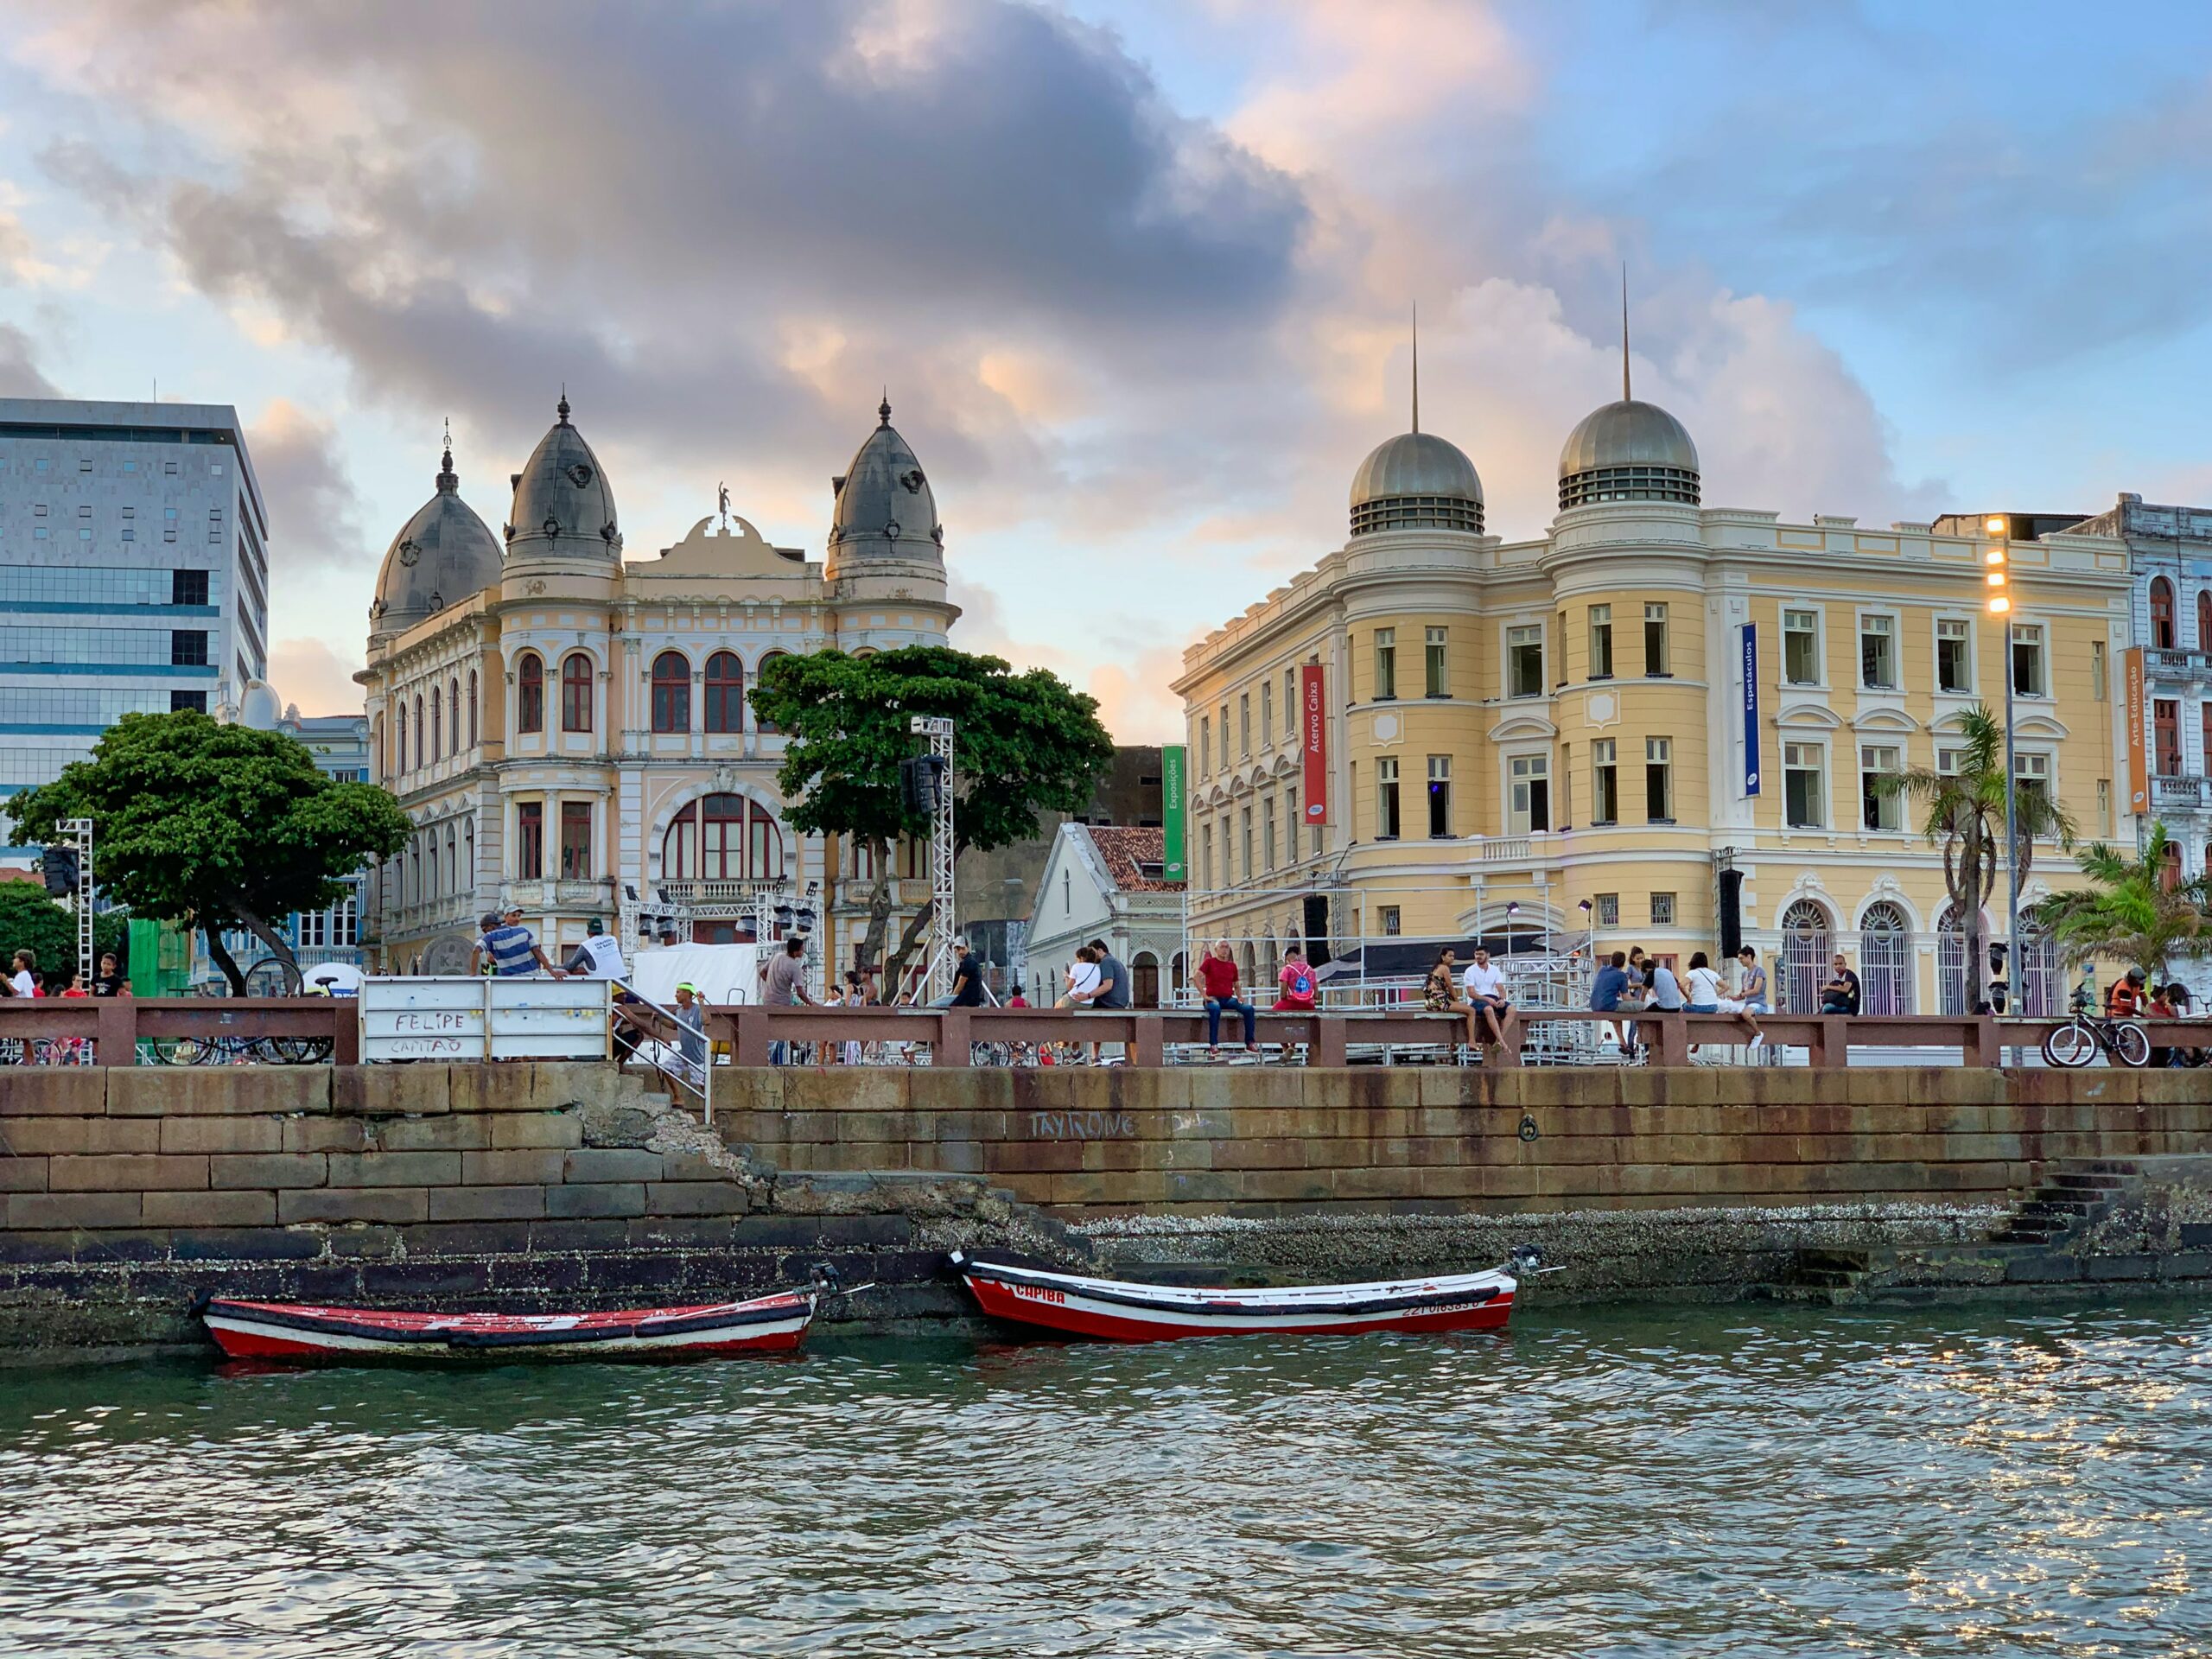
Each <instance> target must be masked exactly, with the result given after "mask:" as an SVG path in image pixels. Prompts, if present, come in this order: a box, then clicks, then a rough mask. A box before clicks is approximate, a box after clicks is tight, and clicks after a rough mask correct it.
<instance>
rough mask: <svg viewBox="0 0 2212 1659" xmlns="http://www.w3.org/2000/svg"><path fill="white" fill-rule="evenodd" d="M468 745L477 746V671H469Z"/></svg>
mask: <svg viewBox="0 0 2212 1659" xmlns="http://www.w3.org/2000/svg"><path fill="white" fill-rule="evenodd" d="M468 747H470V748H472V749H473V748H474V747H476V671H475V670H474V669H473V668H472V669H470V670H469V671H468Z"/></svg>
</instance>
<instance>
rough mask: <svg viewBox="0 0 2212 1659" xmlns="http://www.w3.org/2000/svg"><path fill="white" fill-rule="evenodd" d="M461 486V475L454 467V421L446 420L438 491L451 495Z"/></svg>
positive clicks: (439, 466)
mask: <svg viewBox="0 0 2212 1659" xmlns="http://www.w3.org/2000/svg"><path fill="white" fill-rule="evenodd" d="M460 488H461V475H460V474H457V473H455V472H454V469H453V421H452V420H451V418H450V417H448V420H447V421H446V442H445V453H444V454H442V456H440V457H439V463H438V493H439V494H440V495H451V494H453V493H454V492H455V491H456V490H458V489H460Z"/></svg>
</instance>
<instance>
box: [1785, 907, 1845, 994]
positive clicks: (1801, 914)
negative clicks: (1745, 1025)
mask: <svg viewBox="0 0 2212 1659" xmlns="http://www.w3.org/2000/svg"><path fill="white" fill-rule="evenodd" d="M1834 928H1835V924H1834V922H1833V921H1831V920H1830V919H1829V917H1828V912H1827V910H1826V909H1825V908H1824V907H1823V906H1821V905H1819V904H1817V903H1815V901H1814V900H1812V899H1799V900H1797V902H1796V904H1794V905H1792V906H1789V909H1788V910H1786V911H1784V912H1783V913H1782V995H1783V1004H1782V1010H1783V1013H1785V1014H1818V1013H1819V1012H1820V1011H1821V986H1823V985H1825V984H1826V983H1827V977H1828V957H1829V956H1830V954H1831V952H1832V949H1833V945H1834V938H1835V932H1834Z"/></svg>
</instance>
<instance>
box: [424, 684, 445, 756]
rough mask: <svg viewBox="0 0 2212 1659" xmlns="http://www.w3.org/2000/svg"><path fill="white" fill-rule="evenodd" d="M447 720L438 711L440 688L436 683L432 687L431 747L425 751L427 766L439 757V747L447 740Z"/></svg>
mask: <svg viewBox="0 0 2212 1659" xmlns="http://www.w3.org/2000/svg"><path fill="white" fill-rule="evenodd" d="M445 734H446V723H445V720H444V718H443V717H442V715H440V714H439V712H438V688H437V687H436V686H435V685H434V686H432V687H431V688H430V747H429V749H428V750H426V751H425V752H424V753H423V764H424V765H426V766H427V765H429V763H430V762H431V761H433V760H436V759H437V758H438V753H439V748H440V746H441V745H442V743H443V741H444V740H445Z"/></svg>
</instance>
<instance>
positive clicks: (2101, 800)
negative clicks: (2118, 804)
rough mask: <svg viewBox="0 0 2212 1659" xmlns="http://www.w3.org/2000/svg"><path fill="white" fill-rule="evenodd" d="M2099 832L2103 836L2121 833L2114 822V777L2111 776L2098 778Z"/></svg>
mask: <svg viewBox="0 0 2212 1659" xmlns="http://www.w3.org/2000/svg"><path fill="white" fill-rule="evenodd" d="M2097 833H2098V834H2099V835H2101V836H2111V835H2117V834H2118V833H2119V831H2117V830H2116V829H2113V824H2112V779H2109V778H2100V779H2097Z"/></svg>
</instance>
